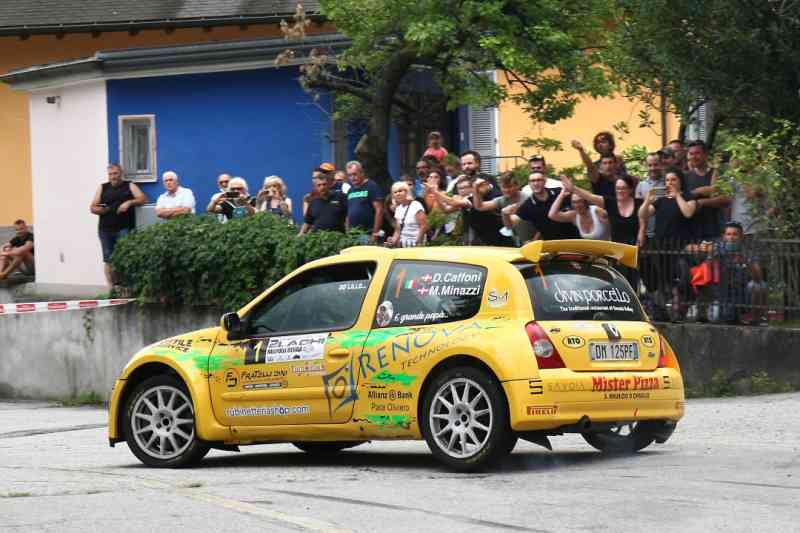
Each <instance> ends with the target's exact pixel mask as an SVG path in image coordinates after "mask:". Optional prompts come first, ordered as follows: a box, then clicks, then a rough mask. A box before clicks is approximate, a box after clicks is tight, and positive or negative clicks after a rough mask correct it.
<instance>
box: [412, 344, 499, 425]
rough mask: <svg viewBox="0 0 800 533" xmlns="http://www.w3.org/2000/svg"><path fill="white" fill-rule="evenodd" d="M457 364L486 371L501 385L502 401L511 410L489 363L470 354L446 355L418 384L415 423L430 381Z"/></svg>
mask: <svg viewBox="0 0 800 533" xmlns="http://www.w3.org/2000/svg"><path fill="white" fill-rule="evenodd" d="M457 366H470V367H473V368H477V369H479V370H482V371H483V372H486V374H487V375H488V376H489V377H490V378H491V379H493V380H495V381H496V382H497V384H498V385H501V386H500V390H501V391H502V393H503V401H505V403H506V407H507V408H509V412H511V411H510V405H509V402H508V397H507V395H506V392H505V388H503V387H502V382H501V381H500V379H499V378H498V377H497V374H496V373H495V372H494V370H492V368H491V367H490V366H489V365H487V364H486V363H485V362H484V361H482V360H481V359H479V358H477V357H475V356H472V355H466V354H462V355H451V356H450V357H447V358H446V359H442V360H441V361H439V362H438V363H437V364H436V366H434V367H433V368H432V369H431V370H430V372H428V375H427V376H425V380H424V381H423V382H422V385H420V389H419V396H418V398H417V424H419V423H420V422H419V421H420V420H421V418H420V417H421V416H423V413H422V408H423V402H424V401H425V396H427V394H428V388H429V387H430V385H431V383H433V381H434V380H435V379H436V377H437V376H439V375H440V374H441V373H442V372H444V371H446V370H447V369H449V368H453V367H457Z"/></svg>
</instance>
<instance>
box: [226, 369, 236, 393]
mask: <svg viewBox="0 0 800 533" xmlns="http://www.w3.org/2000/svg"><path fill="white" fill-rule="evenodd" d="M238 384H239V374H238V373H237V372H236V370H234V369H232V368H229V369H228V370H226V371H225V385H227V386H228V388H229V389H232V388H233V387H235V386H236V385H238Z"/></svg>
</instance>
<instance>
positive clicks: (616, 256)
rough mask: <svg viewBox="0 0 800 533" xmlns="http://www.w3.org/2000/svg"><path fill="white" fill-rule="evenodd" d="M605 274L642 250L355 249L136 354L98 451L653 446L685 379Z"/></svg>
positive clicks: (444, 452) (623, 285) (618, 281)
mask: <svg viewBox="0 0 800 533" xmlns="http://www.w3.org/2000/svg"><path fill="white" fill-rule="evenodd" d="M616 263H621V264H623V265H626V266H628V267H634V268H635V267H636V263H637V249H636V248H635V247H633V246H627V245H621V244H616V243H610V242H601V241H586V240H570V241H548V242H542V241H535V242H532V243H529V244H527V245H525V246H524V247H522V248H519V249H515V248H482V247H455V248H447V247H441V248H435V247H431V248H418V249H401V250H389V249H384V248H376V247H371V246H363V247H357V248H349V249H347V250H344V251H343V252H342V253H341V254H340V255H337V256H334V257H329V258H325V259H321V260H318V261H314V262H313V263H309V264H307V265H304V266H303V267H301V268H299V269H297V270H296V271H295V272H292V273H291V274H290V275H288V276H286V277H285V278H284V279H282V280H281V281H280V282H278V283H277V284H275V285H274V286H273V287H271V288H270V289H269V290H267V291H266V292H264V293H263V294H261V295H260V296H259V297H258V298H256V299H255V300H253V301H252V302H251V303H250V304H248V305H247V306H245V307H244V308H243V309H242V310H240V311H239V312H238V313H228V314H226V315H225V316H223V317H222V321H221V325H220V327H215V328H209V329H204V330H199V331H195V332H192V333H187V334H185V335H181V336H178V337H173V338H170V339H167V340H164V341H161V342H158V343H156V344H153V345H151V346H148V347H146V348H144V349H142V350H141V351H140V352H139V353H138V354H136V355H135V356H134V357H133V358H132V359H131V361H130V362H129V363H128V365H127V366H126V367H125V369H124V370H123V371H122V374H121V375H120V377H119V379H118V381H117V382H116V385H115V386H114V391H113V395H112V399H111V402H110V413H109V415H110V416H109V439H110V442H111V444H112V446H113V445H114V444H115V443H117V442H120V441H127V443H128V446H129V447H130V449H131V450H132V451H133V453H134V454H135V455H136V456H137V457H138V458H139V459H140V460H141V461H142V462H144V463H145V464H147V465H150V466H167V467H172V466H182V465H186V464H189V463H192V462H195V461H197V460H199V459H201V458H202V457H203V456H204V455H205V454H206V453H207V452H208V450H209V448H221V449H228V450H236V449H238V445H243V444H260V443H274V442H291V443H294V444H295V445H296V446H297V447H298V448H300V449H301V450H304V451H306V452H308V453H334V452H337V451H340V450H342V449H345V448H349V447H352V446H356V445H358V444H361V443H364V442H366V441H369V440H382V439H423V438H424V439H425V440H426V441H427V443H428V446H429V447H430V449H431V451H432V452H433V453H434V455H435V456H436V457H438V458H439V459H440V460H441V461H443V462H444V463H445V464H447V465H448V466H449V467H451V468H454V469H457V470H472V469H477V468H480V467H483V466H485V465H487V464H489V463H491V462H492V461H495V460H497V459H498V458H500V457H502V456H504V455H506V454H508V453H509V452H510V451H511V450H512V449H513V447H514V445H515V443H516V442H517V439H518V438H522V439H525V440H528V441H531V442H535V443H538V444H541V445H543V446H546V447H548V448H550V443H549V440H548V436H551V435H560V434H563V433H568V432H569V433H580V434H582V435H583V436H584V438H585V439H586V441H587V442H588V443H589V444H591V445H592V446H594V447H595V448H597V449H599V450H602V451H605V452H627V451H636V450H640V449H642V448H644V447H646V446H648V445H649V444H651V443H652V442H653V441H655V442H659V443H661V442H664V441H666V440H667V439H668V438H669V437H670V435H671V434H672V432H673V430H674V429H675V425H676V423H677V421H678V420H679V419H680V418H681V416H683V409H684V394H683V380H682V378H681V373H680V368H679V366H678V361H677V359H676V357H675V354H674V353H673V351H672V349H671V348H670V346H669V344H668V343H667V341H666V340H665V339H664V338H663V337H662V336H661V335H659V333H658V332H657V331H656V329H655V327H653V325H652V324H651V323H650V322H649V321H648V319H647V317H646V316H645V314H644V312H643V310H642V307H641V305H640V304H639V302H638V300H637V297H636V294H635V292H634V291H633V290H632V289H631V287H630V285H629V284H628V283H627V282H626V281H625V278H624V277H623V276H622V275H620V274H619V273H618V272H617V271H616V270H614V269H613V268H612V265H614V264H616Z"/></svg>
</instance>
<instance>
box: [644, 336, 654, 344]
mask: <svg viewBox="0 0 800 533" xmlns="http://www.w3.org/2000/svg"><path fill="white" fill-rule="evenodd" d="M642 344H644V345H645V346H655V345H656V341H655V339H654V338H653V336H652V335H642Z"/></svg>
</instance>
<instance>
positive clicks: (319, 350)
mask: <svg viewBox="0 0 800 533" xmlns="http://www.w3.org/2000/svg"><path fill="white" fill-rule="evenodd" d="M328 335H329V334H328V333H313V334H309V335H289V336H286V337H270V338H266V339H260V340H254V341H250V342H249V343H248V345H247V348H246V349H245V355H244V364H246V365H262V364H270V363H284V362H286V361H295V360H301V361H313V360H315V359H322V357H323V354H324V352H325V341H326V340H327V339H328Z"/></svg>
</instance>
